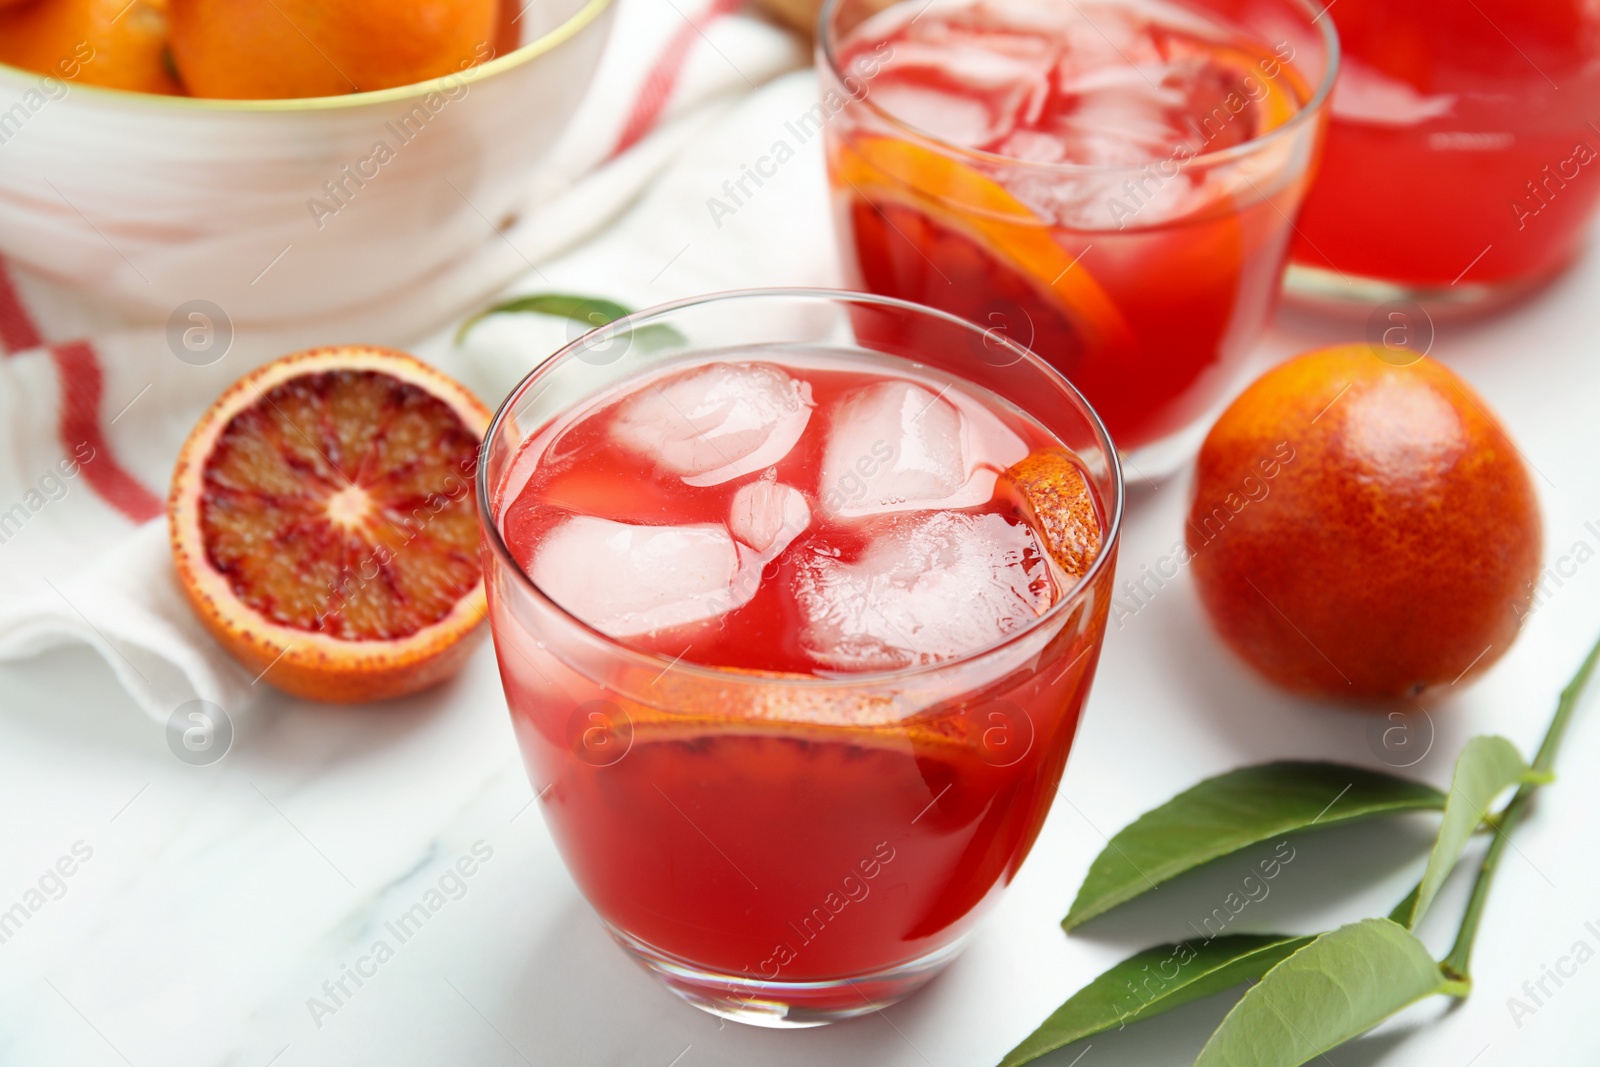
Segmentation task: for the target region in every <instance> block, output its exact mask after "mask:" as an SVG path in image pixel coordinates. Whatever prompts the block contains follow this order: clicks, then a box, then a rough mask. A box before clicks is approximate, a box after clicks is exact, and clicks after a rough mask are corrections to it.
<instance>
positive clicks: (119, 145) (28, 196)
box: [0, 0, 613, 324]
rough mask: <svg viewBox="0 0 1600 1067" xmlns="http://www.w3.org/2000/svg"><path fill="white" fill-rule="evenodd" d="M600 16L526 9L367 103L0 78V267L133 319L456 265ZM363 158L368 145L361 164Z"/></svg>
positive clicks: (273, 317) (270, 317)
mask: <svg viewBox="0 0 1600 1067" xmlns="http://www.w3.org/2000/svg"><path fill="white" fill-rule="evenodd" d="M612 10H613V4H612V0H541V2H540V3H537V4H531V5H529V6H528V7H527V9H526V14H525V15H524V16H523V21H524V22H529V23H531V25H529V26H528V27H526V28H524V30H523V39H524V41H526V42H527V43H526V44H524V45H523V46H522V47H521V48H519V49H517V50H516V51H514V52H511V53H510V54H508V55H505V56H502V57H500V58H499V59H496V60H494V61H492V62H490V63H487V64H484V65H483V66H480V67H473V68H470V69H468V70H466V71H464V72H462V73H461V74H456V75H450V76H447V77H444V78H437V79H434V80H433V81H428V82H422V83H419V84H417V85H408V86H403V87H401V88H397V89H388V90H384V91H381V92H370V93H353V94H350V95H348V96H337V97H320V98H316V99H303V100H256V101H221V100H200V99H192V98H188V97H168V96H155V95H149V94H141V93H130V92H123V91H120V90H113V89H100V88H96V87H93V86H87V85H81V84H77V83H75V82H62V81H60V80H56V79H51V78H45V77H41V76H40V75H38V74H34V73H31V72H28V71H22V70H17V69H15V68H12V67H6V66H3V65H0V253H3V254H4V255H6V256H8V257H11V258H13V259H15V260H17V261H20V262H22V263H25V264H27V265H29V266H30V267H33V268H35V269H37V270H39V271H42V272H44V273H46V274H48V275H50V276H52V277H54V278H57V279H60V280H62V281H64V282H66V283H69V284H71V285H74V286H79V287H82V288H85V289H88V290H90V291H92V292H94V293H95V294H96V296H97V297H98V298H101V299H104V300H106V301H109V302H111V303H113V304H115V305H117V306H119V307H120V308H122V309H124V310H126V311H128V312H131V313H133V314H135V315H138V316H139V317H141V318H150V319H165V318H166V316H167V315H168V314H169V313H171V312H172V311H173V310H174V309H175V308H177V307H178V306H179V305H181V304H183V303H185V302H187V301H190V300H194V299H205V300H211V301H214V302H215V303H217V304H218V305H220V306H221V307H222V308H223V309H225V310H226V312H227V313H228V315H229V316H230V317H231V318H232V319H233V320H234V321H235V322H254V323H263V324H264V323H270V322H274V321H282V320H285V319H298V318H305V317H311V316H316V315H320V314H326V313H329V312H335V311H338V310H340V309H342V308H349V307H353V306H355V305H358V304H361V303H364V302H367V301H370V300H373V299H375V298H378V297H381V296H382V295H383V294H385V293H388V292H392V291H394V290H396V289H398V288H400V287H402V286H404V285H406V284H408V283H412V282H415V281H417V280H418V279H419V278H421V277H423V276H425V275H427V274H428V273H430V272H432V271H435V270H437V269H439V268H440V267H442V266H443V265H445V264H447V263H450V262H452V261H454V260H457V259H459V258H461V257H462V256H464V255H466V254H468V253H469V252H470V251H471V250H472V249H473V248H475V247H477V246H479V245H481V244H482V242H483V241H484V239H485V235H486V233H488V232H489V230H490V227H492V226H496V225H500V224H502V223H503V222H505V221H506V216H507V215H508V214H510V213H512V212H513V211H514V210H515V209H517V208H518V207H519V206H521V197H522V196H523V194H524V192H525V190H526V188H527V185H528V177H529V172H530V171H531V169H532V168H533V167H534V165H535V164H536V163H537V162H538V161H539V160H540V158H541V157H542V156H543V155H544V154H545V153H546V152H547V151H548V150H549V148H550V146H551V145H552V144H553V143H554V142H555V140H556V138H557V137H558V136H559V135H560V134H561V132H562V130H563V129H564V128H565V127H566V125H567V123H568V121H569V120H570V119H571V117H572V114H573V112H574V111H575V110H576V108H577V106H578V102H579V101H580V99H581V98H582V96H583V93H584V90H585V89H586V88H587V87H588V84H589V81H590V78H591V76H592V75H593V73H594V69H595V67H596V65H597V64H598V63H599V59H600V52H601V48H602V46H603V45H604V43H605V38H606V32H607V30H608V28H609V26H610V21H611V15H612ZM380 146H382V147H380Z"/></svg>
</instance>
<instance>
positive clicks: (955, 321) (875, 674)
mask: <svg viewBox="0 0 1600 1067" xmlns="http://www.w3.org/2000/svg"><path fill="white" fill-rule="evenodd" d="M750 299H791V300H815V301H824V302H828V303H854V304H866V305H872V306H876V307H882V308H890V309H894V310H896V311H903V312H910V313H912V314H914V315H919V316H922V317H924V318H931V319H937V320H942V321H944V322H947V323H949V324H950V325H953V326H955V327H957V328H958V329H962V330H966V331H970V332H972V333H976V334H980V335H983V336H984V337H985V341H986V343H995V342H998V343H1000V344H1002V345H1005V346H1007V347H1009V348H1011V349H1013V350H1014V351H1015V352H1016V353H1017V354H1018V356H1019V362H1027V363H1028V364H1029V365H1030V366H1032V367H1033V368H1034V369H1035V370H1036V371H1038V372H1040V373H1042V374H1043V375H1044V376H1045V379H1046V380H1047V381H1050V382H1051V383H1052V384H1054V385H1055V386H1056V388H1057V389H1058V390H1060V391H1061V392H1062V393H1064V394H1065V396H1066V398H1067V399H1068V401H1070V402H1071V404H1072V405H1073V407H1075V408H1077V409H1078V411H1079V413H1080V414H1082V415H1083V416H1085V421H1086V422H1087V423H1088V425H1089V429H1090V431H1091V432H1092V433H1093V435H1094V438H1095V440H1096V442H1097V443H1098V444H1099V445H1100V447H1101V448H1102V449H1103V450H1104V451H1105V454H1106V456H1107V458H1108V461H1109V467H1108V474H1109V475H1110V477H1111V479H1112V486H1113V494H1112V499H1111V500H1110V501H1102V506H1103V507H1104V509H1105V510H1106V512H1107V518H1108V521H1107V523H1106V529H1105V530H1104V531H1102V535H1101V538H1100V546H1101V548H1100V553H1099V554H1098V555H1097V556H1095V558H1094V562H1092V563H1090V564H1089V569H1088V570H1087V571H1085V572H1084V574H1083V575H1082V576H1081V577H1079V578H1078V580H1077V582H1075V583H1074V584H1073V585H1072V586H1071V587H1070V588H1069V589H1068V590H1067V592H1066V593H1065V594H1064V595H1063V596H1062V597H1061V598H1060V599H1059V600H1057V601H1056V602H1055V603H1054V604H1052V605H1051V606H1050V608H1049V610H1047V611H1046V612H1045V613H1044V614H1043V615H1040V616H1038V617H1037V618H1035V619H1033V620H1032V621H1031V622H1029V623H1028V625H1026V626H1024V627H1023V628H1022V629H1020V630H1018V631H1016V632H1015V633H1010V634H1006V635H1005V636H1004V637H1002V638H1000V640H998V641H995V642H992V643H990V644H988V645H984V646H983V647H982V648H978V649H974V650H973V651H971V652H967V653H964V654H962V655H959V656H952V657H951V658H949V659H946V660H940V661H939V662H936V663H927V664H922V665H920V666H915V667H902V668H899V669H896V670H892V671H859V672H855V673H850V674H844V673H841V674H839V675H838V676H836V677H827V678H822V677H816V676H806V675H799V674H786V673H780V672H767V673H761V672H751V671H746V670H741V669H737V668H733V667H713V666H707V665H705V664H701V663H686V662H683V661H682V658H681V657H679V658H678V659H674V658H672V657H669V656H666V655H663V654H661V653H659V652H652V651H650V650H648V649H643V648H638V647H636V646H633V645H630V644H628V643H627V642H626V641H624V640H621V639H618V638H615V637H612V636H610V635H609V634H606V633H604V632H602V631H600V630H597V629H595V628H594V627H593V626H591V625H589V624H588V623H586V622H584V621H583V620H582V619H580V618H578V617H577V616H576V615H574V614H573V613H572V612H570V611H568V610H567V609H566V608H564V607H562V606H561V605H560V604H558V603H557V602H556V601H555V599H554V598H552V597H550V596H548V595H547V594H546V593H545V592H544V591H543V590H542V589H540V588H539V587H538V585H536V584H535V583H534V581H533V578H532V577H531V576H529V574H528V572H527V571H525V570H523V568H522V564H520V563H519V562H517V559H516V557H515V556H514V555H512V552H511V547H510V546H509V545H507V544H506V542H505V538H504V536H502V534H501V532H500V523H499V520H498V518H497V517H496V515H495V513H494V507H493V503H492V501H491V500H490V498H489V495H490V489H489V457H490V453H491V451H492V450H493V449H494V448H495V447H496V442H497V441H498V440H499V433H500V429H501V427H502V426H503V425H505V423H506V422H507V421H508V420H509V419H510V418H511V409H512V407H513V405H515V404H516V403H517V402H518V401H519V400H520V399H521V398H522V397H523V396H525V395H526V394H527V392H528V390H529V389H530V388H531V387H533V386H534V385H535V384H536V383H537V382H539V381H540V380H542V379H543V378H544V377H545V376H547V375H549V374H552V373H554V372H555V371H556V369H558V368H559V367H562V366H565V365H567V364H569V363H571V362H572V361H573V360H574V359H576V358H578V354H579V353H580V352H582V351H585V350H587V349H588V348H590V347H593V346H594V345H596V344H600V343H603V342H605V341H607V340H609V339H611V338H613V337H615V336H616V335H617V334H619V333H623V332H632V331H633V330H634V329H636V328H638V327H640V326H644V325H648V324H649V323H650V322H651V321H652V320H658V319H661V318H664V317H666V316H669V315H671V314H673V313H675V312H678V311H682V310H684V309H686V308H692V307H698V306H700V305H702V304H721V303H733V302H736V301H739V300H750ZM895 358H897V359H903V358H905V357H900V356H897V357H895ZM908 362H909V361H908ZM1016 365H1017V364H1016V363H1011V364H1007V366H1008V367H1010V366H1016ZM991 391H992V390H991ZM1018 406H1019V407H1020V406H1021V405H1018ZM1024 410H1026V409H1024ZM1046 428H1047V429H1048V427H1046ZM533 436H534V434H533V433H529V434H528V435H527V436H525V437H524V438H523V439H522V441H519V442H518V447H521V444H522V443H523V442H525V441H527V440H530V439H531V438H532V437H533ZM476 475H477V482H478V485H477V491H476V496H477V500H478V521H479V525H480V526H481V528H482V532H483V538H484V541H485V543H486V544H487V545H488V547H489V551H490V552H492V553H493V554H494V556H495V557H496V559H497V560H498V561H499V563H500V564H501V565H502V566H504V567H507V568H509V569H510V570H511V571H512V572H513V573H514V574H515V575H516V578H515V579H514V580H515V581H516V582H517V583H518V585H519V586H520V587H521V588H522V589H524V590H525V591H527V592H528V593H530V594H532V595H533V596H534V597H535V598H536V599H537V600H539V601H540V602H541V603H543V604H545V605H548V606H549V607H550V608H552V609H553V610H554V611H555V612H556V613H558V614H559V615H560V616H562V617H563V618H564V619H565V620H566V621H567V622H568V623H570V624H571V625H572V626H574V627H576V628H577V629H578V630H579V631H580V632H582V633H584V634H585V635H587V636H588V637H590V638H591V639H593V640H595V641H598V642H600V643H601V644H603V645H604V646H606V648H607V649H608V651H610V652H614V653H616V654H618V655H620V656H622V657H624V658H626V659H630V660H632V661H634V662H635V664H636V665H637V666H639V667H641V668H643V669H649V670H654V671H656V672H658V673H664V672H666V671H668V670H676V671H679V672H683V673H686V674H689V675H691V676H699V677H703V678H704V679H706V680H707V681H715V682H716V683H717V684H720V685H728V684H730V683H731V682H735V681H736V682H740V683H755V684H777V685H785V686H800V687H803V688H808V689H823V690H826V689H841V688H856V689H860V688H868V687H874V686H882V685H884V684H886V683H887V684H893V683H897V682H901V681H914V680H917V679H921V678H924V677H928V676H935V675H938V674H939V673H940V672H942V671H949V670H954V669H957V668H960V667H964V666H966V665H968V664H971V663H975V662H978V661H979V660H982V659H985V658H988V657H990V656H996V655H999V654H1001V653H1003V652H1004V651H1005V650H1007V649H1009V648H1011V647H1012V646H1014V645H1015V644H1017V643H1018V642H1020V641H1023V640H1025V639H1027V638H1028V637H1030V636H1031V635H1033V634H1034V633H1035V632H1037V631H1038V630H1039V628H1040V627H1042V626H1044V625H1046V624H1047V623H1049V622H1051V621H1052V620H1055V619H1057V618H1058V617H1060V616H1062V615H1064V614H1066V613H1067V612H1068V611H1070V610H1071V609H1073V608H1075V607H1076V606H1077V605H1078V604H1080V603H1081V602H1082V601H1083V600H1084V599H1085V597H1086V596H1087V595H1088V594H1089V592H1090V591H1091V590H1092V589H1093V587H1094V584H1095V581H1096V580H1097V579H1098V578H1099V577H1100V575H1101V572H1102V571H1103V570H1105V568H1106V567H1107V566H1108V565H1109V563H1108V561H1109V560H1110V558H1111V557H1112V556H1114V555H1116V552H1115V547H1116V545H1117V543H1118V538H1119V536H1120V534H1121V532H1122V516H1123V510H1124V507H1125V503H1126V485H1125V483H1124V481H1123V477H1122V460H1121V457H1120V455H1119V454H1118V452H1117V447H1116V444H1115V443H1114V442H1113V441H1112V439H1111V434H1110V433H1109V432H1108V431H1107V430H1106V427H1105V423H1104V422H1103V421H1101V418H1100V413H1099V412H1097V411H1096V410H1095V409H1094V406H1093V405H1092V404H1090V403H1089V401H1088V399H1087V398H1086V397H1085V396H1084V395H1083V394H1082V393H1081V392H1079V390H1078V388H1077V386H1075V385H1073V384H1072V382H1071V381H1070V380H1069V379H1068V378H1067V376H1066V375H1064V374H1062V373H1061V372H1060V371H1059V370H1057V369H1056V368H1055V367H1053V366H1051V365H1050V364H1049V363H1046V362H1045V361H1044V360H1043V359H1042V358H1040V357H1039V356H1038V355H1037V354H1036V353H1034V351H1033V350H1032V349H1030V348H1027V347H1025V346H1023V345H1019V344H1017V343H1016V342H1015V341H1012V340H1011V339H1010V338H1007V337H995V336H993V335H992V334H990V333H989V332H988V331H985V330H983V329H982V328H981V327H979V326H976V325H974V324H973V323H971V322H968V321H967V320H966V319H963V318H960V317H959V316H956V315H951V314H949V313H947V312H944V311H939V310H938V309H936V308H930V307H925V306H923V305H921V304H913V303H911V302H910V301H907V300H897V299H895V298H893V297H887V296H878V295H876V294H874V293H865V292H856V291H854V290H849V289H827V288H806V287H784V288H771V289H728V290H723V291H720V292H714V293H706V294H703V295H700V296H693V297H687V298H685V299H682V300H674V301H671V302H669V303H665V304H657V305H655V306H654V307H648V308H643V309H641V310H639V311H635V312H633V313H632V314H630V315H625V316H623V317H622V318H619V319H616V320H614V321H612V322H610V323H607V324H606V325H604V326H598V327H596V328H595V329H593V330H590V331H589V332H588V333H585V334H583V335H582V336H581V337H578V338H576V339H575V340H573V341H569V342H568V343H567V344H565V345H563V346H562V347H561V348H559V349H557V350H556V351H555V352H553V353H551V355H550V356H548V357H547V358H546V359H544V360H543V361H541V362H540V363H539V365H538V366H536V367H534V368H533V369H532V370H530V371H529V372H528V373H527V374H525V375H524V376H523V377H522V379H521V380H520V381H519V382H517V384H516V385H515V386H513V387H512V389H511V391H510V392H509V393H507V394H506V397H505V399H504V400H502V401H501V402H500V406H499V407H498V408H496V409H495V413H494V417H493V418H492V419H491V420H490V422H489V428H488V429H487V430H486V431H485V432H484V436H483V445H482V447H481V448H480V449H479V452H478V464H477V469H476ZM487 577H488V575H487V572H486V573H485V579H486V580H487ZM491 614H492V613H491ZM492 628H493V627H492V621H491V629H492Z"/></svg>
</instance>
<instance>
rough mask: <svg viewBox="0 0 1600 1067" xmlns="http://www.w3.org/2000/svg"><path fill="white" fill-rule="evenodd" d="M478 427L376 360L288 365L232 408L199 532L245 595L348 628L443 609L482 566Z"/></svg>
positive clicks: (282, 618)
mask: <svg viewBox="0 0 1600 1067" xmlns="http://www.w3.org/2000/svg"><path fill="white" fill-rule="evenodd" d="M477 456H478V439H477V437H476V435H474V434H473V433H472V431H471V430H470V429H468V427H467V425H466V424H465V423H464V422H463V421H462V420H461V417H460V416H459V415H457V414H456V412H455V410H454V409H453V408H451V407H450V405H448V404H446V403H445V402H444V401H442V400H440V399H438V398H437V397H434V396H432V395H430V394H429V393H427V392H425V391H424V390H422V389H420V388H418V387H417V386H415V385H412V384H410V383H407V382H403V381H401V380H399V379H398V378H394V377H391V376H390V375H387V374H383V373H380V372H377V371H353V370H334V371H320V372H314V373H310V374H305V375H301V376H299V377H296V378H291V379H289V380H288V381H285V382H283V383H281V384H279V385H278V386H276V387H274V388H273V389H271V390H270V391H268V392H267V393H265V394H264V395H263V396H262V397H261V399H260V400H258V401H257V402H256V403H255V404H253V405H252V406H250V407H248V408H245V409H244V410H243V411H241V412H239V413H238V414H237V415H235V416H234V417H233V418H232V419H231V420H230V421H229V422H228V425H227V426H226V427H224V428H223V430H222V433H221V434H220V436H219V437H218V438H217V442H216V445H215V447H214V448H213V449H212V451H211V454H210V456H209V458H208V460H207V462H206V466H205V472H204V479H203V484H202V488H201V493H200V509H199V512H200V531H201V536H202V537H203V539H204V542H205V550H206V556H207V559H208V560H209V562H210V563H211V565H212V566H213V567H214V568H216V570H217V571H218V573H220V574H222V575H223V576H224V577H225V578H226V579H227V581H228V584H229V586H230V587H231V588H232V590H233V593H234V595H235V596H237V597H238V598H239V599H240V600H241V601H242V602H243V603H244V604H245V605H247V606H248V607H250V608H252V609H253V610H255V611H257V612H259V613H260V614H261V615H263V616H264V617H266V618H267V619H270V620H271V621H273V622H275V623H278V624H280V625H283V626H289V627H293V628H295V629H300V630H306V631H311V632H316V633H322V634H327V635H329V636H333V637H337V638H341V639H344V640H350V641H361V640H392V639H396V638H403V637H407V636H409V635H411V634H414V633H416V632H417V631H419V630H421V629H423V628H425V627H427V626H429V625H432V624H433V623H436V622H439V621H440V620H441V619H443V618H444V617H445V616H447V615H448V614H449V613H450V611H451V610H452V609H453V608H454V607H455V605H456V603H457V602H458V601H459V600H461V598H462V597H463V596H465V595H466V594H467V593H468V592H470V591H471V590H472V588H473V587H474V585H476V583H477V582H478V579H479V577H480V575H481V564H480V562H479V559H478V524H477V519H476V515H475V512H474V500H473V492H472V488H473V474H474V470H475V467H476V462H477Z"/></svg>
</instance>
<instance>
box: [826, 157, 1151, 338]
mask: <svg viewBox="0 0 1600 1067" xmlns="http://www.w3.org/2000/svg"><path fill="white" fill-rule="evenodd" d="M833 166H834V170H835V173H836V174H837V176H838V177H839V178H840V179H841V180H842V181H844V182H845V184H846V185H847V186H849V187H850V188H853V189H854V190H855V191H856V192H857V193H858V194H860V195H861V196H863V197H865V198H866V199H868V200H872V199H889V200H894V201H897V202H899V203H904V204H907V205H909V206H911V207H914V208H915V209H917V210H918V211H921V212H922V213H923V214H925V215H927V216H928V217H929V218H931V219H933V220H934V221H936V222H938V223H939V224H940V225H942V226H945V227H947V228H949V229H952V230H954V231H955V232H957V233H961V234H964V235H966V236H968V237H970V238H972V239H973V240H975V241H977V242H978V243H979V244H981V245H983V246H984V247H986V248H988V249H991V250H992V251H993V252H994V253H995V254H996V255H997V256H998V257H999V258H1001V259H1002V260H1003V261H1005V262H1007V263H1009V264H1011V265H1012V266H1014V267H1016V268H1017V269H1018V271H1019V272H1020V273H1021V274H1023V275H1024V276H1025V277H1027V278H1029V279H1031V280H1032V281H1033V283H1034V284H1035V285H1036V286H1037V287H1038V288H1039V289H1040V290H1041V292H1042V293H1044V294H1046V295H1048V296H1050V297H1052V298H1053V301H1054V303H1056V304H1057V305H1059V306H1060V307H1061V308H1062V309H1063V310H1065V311H1066V312H1067V314H1068V315H1069V316H1070V317H1071V318H1072V320H1073V324H1074V326H1076V327H1077V328H1078V329H1079V330H1080V331H1081V332H1082V334H1083V338H1082V339H1083V340H1084V341H1085V342H1086V343H1087V344H1088V345H1090V346H1100V345H1108V344H1117V343H1119V342H1122V341H1125V340H1127V339H1128V337H1129V331H1128V324H1127V322H1126V321H1125V320H1124V319H1123V317H1122V312H1121V311H1119V310H1118V309H1117V306H1116V304H1115V303H1113V302H1112V300H1111V297H1110V296H1109V295H1108V294H1107V293H1106V291H1105V289H1104V288H1102V287H1101V285H1100V283H1099V282H1097V281H1096V280H1095V278H1094V275H1093V274H1092V273H1090V271H1089V270H1088V269H1086V268H1085V267H1084V265H1083V264H1082V263H1079V262H1078V256H1077V255H1074V254H1072V253H1070V252H1068V251H1067V249H1065V248H1064V247H1062V245H1061V244H1060V243H1059V242H1057V241H1056V239H1055V237H1053V236H1052V235H1051V232H1050V229H1049V227H1048V226H1047V225H1046V223H1045V221H1044V220H1043V219H1041V218H1039V217H1038V216H1037V215H1035V214H1034V213H1033V212H1032V211H1031V210H1029V208H1028V207H1027V205H1025V204H1024V203H1022V201H1020V200H1018V199H1017V198H1016V197H1014V196H1012V195H1011V194H1010V193H1009V192H1007V191H1006V189H1005V187H1004V186H1002V185H1001V184H1000V183H999V182H996V181H994V180H993V179H991V178H988V177H986V176H984V175H983V174H980V173H978V172H977V171H976V170H973V169H972V168H971V167H968V166H965V165H963V164H961V163H958V162H956V161H955V160H954V159H951V158H950V157H949V156H946V155H944V154H943V153H941V152H936V151H933V150H932V149H928V148H923V147H922V146H920V145H917V144H913V143H912V142H910V141H903V140H900V139H899V138H897V137H873V136H862V137H857V138H855V139H853V140H850V141H847V142H846V143H844V144H842V145H841V146H840V147H839V149H838V150H837V151H836V153H835V157H834V160H833Z"/></svg>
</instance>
